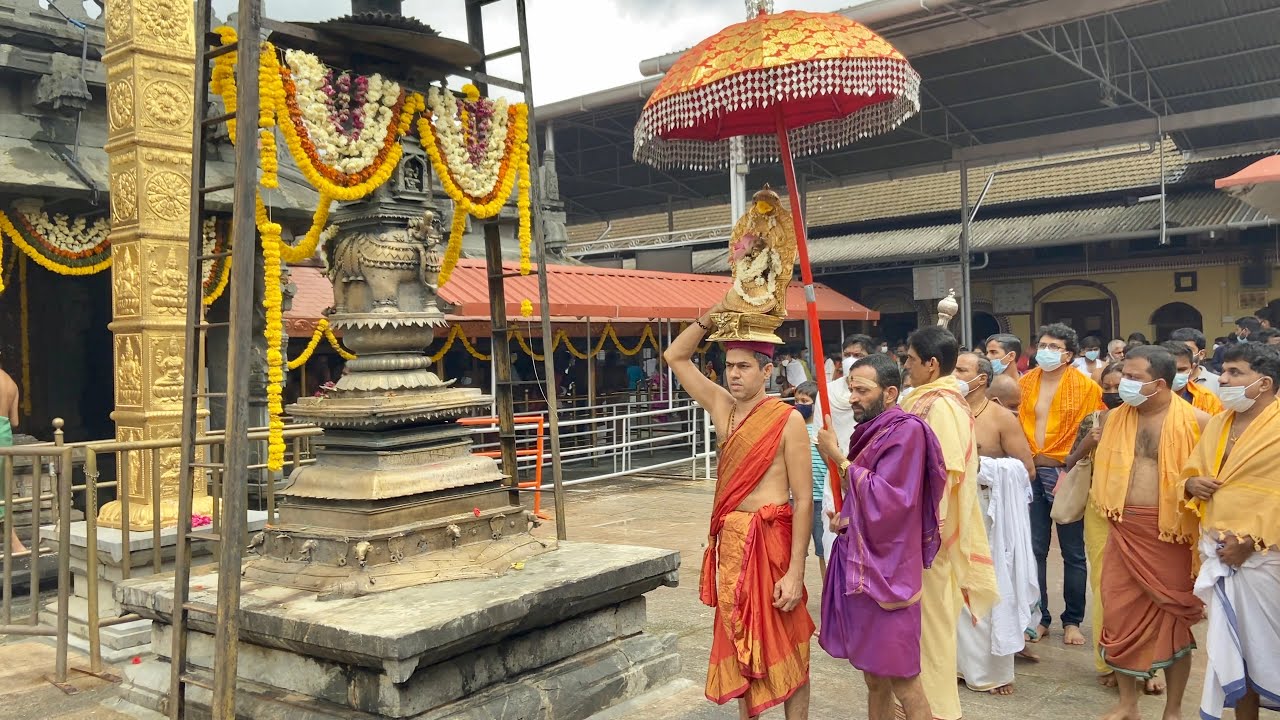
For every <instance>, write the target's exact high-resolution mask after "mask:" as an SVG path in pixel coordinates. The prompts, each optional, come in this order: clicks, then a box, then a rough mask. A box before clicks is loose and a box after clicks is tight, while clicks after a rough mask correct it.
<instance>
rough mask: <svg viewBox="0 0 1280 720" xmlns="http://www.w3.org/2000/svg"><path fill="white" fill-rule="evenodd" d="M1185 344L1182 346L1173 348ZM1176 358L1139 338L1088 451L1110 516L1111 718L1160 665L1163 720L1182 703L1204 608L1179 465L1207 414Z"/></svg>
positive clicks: (1099, 498)
mask: <svg viewBox="0 0 1280 720" xmlns="http://www.w3.org/2000/svg"><path fill="white" fill-rule="evenodd" d="M1178 347H1181V348H1182V349H1183V350H1186V347H1185V346H1182V345H1178ZM1175 371H1176V365H1175V364H1174V360H1173V355H1172V354H1171V353H1170V352H1169V351H1168V350H1166V349H1164V348H1162V347H1159V346H1153V345H1143V346H1141V347H1137V348H1134V349H1132V350H1130V351H1129V352H1128V354H1127V355H1126V356H1125V360H1124V369H1123V371H1122V372H1123V379H1122V380H1121V381H1120V398H1121V399H1122V400H1123V401H1124V405H1122V406H1120V407H1118V408H1116V409H1114V410H1112V411H1111V412H1109V413H1108V414H1107V420H1106V425H1105V426H1104V428H1103V430H1102V438H1101V440H1099V442H1098V448H1097V450H1096V451H1095V453H1094V465H1093V485H1092V487H1091V488H1090V494H1089V501H1090V502H1091V503H1092V504H1093V506H1094V507H1095V508H1097V510H1098V511H1099V512H1101V513H1102V514H1103V515H1105V516H1106V517H1107V518H1108V519H1109V520H1110V522H1111V531H1110V534H1109V535H1108V539H1107V545H1106V550H1104V554H1103V561H1102V595H1103V596H1104V597H1105V598H1106V599H1107V601H1106V602H1105V603H1104V604H1103V607H1102V613H1103V615H1102V643H1101V644H1102V654H1103V657H1104V658H1105V660H1106V662H1107V666H1108V667H1110V668H1111V669H1112V670H1113V671H1114V672H1115V673H1116V678H1117V681H1118V685H1119V688H1120V702H1119V704H1118V705H1116V707H1115V708H1114V709H1112V711H1111V713H1110V714H1109V715H1108V716H1107V717H1108V718H1116V719H1117V720H1118V719H1121V718H1124V719H1133V720H1136V718H1137V717H1138V697H1139V696H1140V692H1139V687H1138V682H1140V681H1141V682H1145V681H1147V680H1149V679H1151V678H1153V677H1155V674H1156V671H1157V670H1160V669H1163V670H1164V672H1165V680H1166V681H1167V685H1168V692H1169V695H1168V698H1167V699H1166V702H1165V717H1176V716H1177V714H1178V712H1179V709H1180V708H1181V707H1182V696H1183V694H1184V693H1185V692H1186V689H1187V678H1188V676H1189V675H1190V672H1191V651H1192V650H1193V649H1194V648H1195V638H1194V637H1193V636H1192V635H1191V626H1192V625H1194V624H1195V623H1196V622H1197V621H1198V620H1199V619H1200V617H1201V614H1202V605H1201V603H1200V601H1199V600H1198V599H1196V596H1195V595H1194V594H1193V593H1192V575H1191V557H1192V552H1193V547H1192V541H1193V539H1196V538H1198V535H1199V533H1198V531H1197V528H1196V519H1195V515H1194V514H1192V513H1191V512H1190V511H1188V510H1187V509H1186V507H1185V506H1184V503H1183V500H1182V484H1181V475H1182V467H1183V465H1184V464H1185V463H1186V461H1187V458H1188V457H1190V455H1191V451H1192V449H1193V448H1194V447H1195V444H1196V442H1197V441H1199V439H1200V430H1201V428H1202V427H1203V426H1204V424H1205V423H1206V422H1208V420H1209V416H1208V415H1206V414H1205V413H1203V412H1200V411H1199V410H1196V409H1195V408H1193V407H1191V405H1190V404H1188V403H1186V402H1184V401H1183V400H1182V399H1181V398H1178V397H1176V396H1175V395H1174V394H1173V391H1172V390H1171V388H1172V386H1173V382H1174V376H1175V375H1176V372H1175Z"/></svg>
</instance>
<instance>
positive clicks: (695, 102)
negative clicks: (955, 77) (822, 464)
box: [635, 2, 920, 505]
mask: <svg viewBox="0 0 1280 720" xmlns="http://www.w3.org/2000/svg"><path fill="white" fill-rule="evenodd" d="M766 4H767V3H763V2H762V3H757V7H759V12H758V13H757V15H756V16H755V17H753V18H750V19H748V20H747V21H746V22H741V23H738V24H736V25H731V26H729V27H727V28H725V29H724V30H721V31H720V32H718V33H716V34H715V35H712V36H711V37H709V38H707V39H706V40H703V41H702V42H700V43H698V44H697V45H695V46H694V47H693V48H691V49H690V50H688V51H686V52H685V53H684V54H683V55H682V56H681V57H680V59H679V60H677V61H676V63H675V64H674V65H672V67H671V69H670V70H668V71H667V74H666V76H665V77H663V79H662V81H661V82H660V83H659V84H658V87H657V88H655V89H654V91H653V94H652V95H651V96H650V97H649V100H648V102H646V103H645V106H644V110H643V111H642V112H641V113H640V119H639V121H637V122H636V128H635V159H636V160H637V161H641V162H646V163H649V164H650V165H655V166H657V167H663V168H670V167H684V168H689V169H695V170H713V169H723V168H727V167H728V166H729V165H730V163H731V162H747V163H752V164H766V163H773V162H781V163H782V169H783V172H784V173H785V175H786V182H787V194H788V196H789V198H790V201H791V217H792V218H793V221H794V223H795V234H796V242H797V246H798V248H797V249H798V255H799V259H800V276H801V278H802V279H803V280H804V286H805V299H806V301H807V302H806V305H807V309H808V317H809V328H810V332H811V335H812V344H813V363H814V369H815V371H817V369H818V368H821V367H823V366H824V365H825V359H824V358H823V352H822V332H821V329H820V327H819V324H818V307H817V302H816V299H815V296H814V291H813V268H812V267H811V266H810V265H809V247H808V241H807V238H806V235H805V222H804V218H803V217H802V213H801V207H800V198H799V191H798V188H797V186H796V174H795V167H794V165H793V162H792V158H793V157H797V156H804V155H812V154H814V153H819V152H822V151H824V150H829V149H832V148H836V147H842V146H844V145H849V144H852V143H854V142H856V141H858V140H860V139H862V138H865V137H870V136H873V135H879V134H882V133H887V132H890V131H891V130H893V129H894V128H896V127H898V125H900V124H902V122H903V121H904V120H906V119H907V118H909V117H911V116H912V115H914V114H915V113H917V112H919V111H920V75H919V74H918V73H917V72H916V71H915V69H914V68H912V67H911V64H910V63H909V62H907V59H906V58H905V57H903V56H902V53H899V52H898V51H897V50H896V49H894V47H893V46H892V45H890V44H889V43H888V42H886V41H885V40H884V39H883V38H881V37H880V36H879V35H877V34H876V33H874V32H872V31H871V30H870V29H869V28H867V27H866V26H864V25H862V24H861V23H858V22H855V21H854V20H851V19H849V18H847V17H844V16H843V15H838V14H835V13H812V12H804V11H800V10H788V11H786V12H781V13H777V14H769V13H768V12H766V11H765V9H764V6H765V5H766ZM734 143H741V145H740V151H739V152H740V155H738V157H740V158H741V159H736V158H734V155H735V153H733V152H732V151H731V145H732V144H734ZM818 392H819V394H820V395H821V399H822V407H823V408H824V409H825V410H826V411H827V412H829V411H830V408H831V403H830V399H829V398H828V397H827V384H826V383H825V382H819V383H818ZM824 414H825V413H824ZM824 421H825V418H824ZM831 485H832V494H833V495H834V497H835V500H836V503H837V505H839V504H840V503H841V497H840V494H841V493H840V481H839V479H838V478H836V477H835V473H832V483H831Z"/></svg>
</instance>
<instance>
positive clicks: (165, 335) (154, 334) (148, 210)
mask: <svg viewBox="0 0 1280 720" xmlns="http://www.w3.org/2000/svg"><path fill="white" fill-rule="evenodd" d="M105 13H106V18H105V19H106V50H105V53H104V54H103V63H104V64H105V65H106V69H107V121H108V122H107V144H106V151H107V156H108V164H109V172H110V181H111V253H112V259H113V267H112V279H111V284H112V317H113V320H112V322H111V324H110V326H109V327H110V328H111V331H112V333H113V334H114V338H115V339H114V343H115V373H116V382H115V411H114V412H112V413H111V418H112V419H113V420H115V422H116V438H117V439H119V440H126V441H128V440H144V439H145V440H152V439H161V438H175V437H177V436H178V435H179V434H180V432H181V427H182V423H181V420H182V394H183V372H182V371H183V345H184V342H185V334H184V333H185V325H186V302H187V243H188V242H190V239H189V237H188V236H189V233H190V225H191V217H190V216H191V137H192V113H193V110H194V108H193V102H194V101H193V92H194V88H195V37H194V34H195V12H194V6H193V4H192V3H191V2H190V0H107V3H106V9H105ZM129 455H130V460H129V462H128V464H127V477H128V482H127V487H120V488H118V490H117V491H118V492H120V493H125V492H127V493H128V495H129V524H130V526H131V528H133V529H139V530H142V529H149V528H150V527H151V524H152V522H153V520H152V518H153V517H154V516H155V514H156V513H159V515H160V517H161V519H162V522H163V523H164V524H165V525H174V524H176V522H177V497H178V478H179V475H180V472H181V467H180V465H181V460H180V453H179V450H178V448H177V447H174V448H172V449H164V450H159V451H157V452H154V453H153V452H151V451H142V452H132V453H129ZM125 471H126V468H117V476H118V477H122V478H123V477H124V476H125V475H126V472H125ZM125 484H126V483H122V485H125ZM156 484H159V495H160V498H161V501H160V506H161V507H159V508H156V507H154V506H153V498H154V495H153V493H154V491H155V485H156ZM195 494H196V497H195V504H194V508H195V512H201V513H208V512H209V511H210V510H211V509H212V500H211V498H209V497H208V493H207V491H206V490H205V488H204V487H203V484H200V483H197V487H196V490H195ZM98 518H99V522H100V524H102V525H104V526H108V527H120V524H121V521H122V518H121V505H120V502H119V501H118V500H117V501H114V502H111V503H107V504H106V505H104V506H103V507H102V510H101V512H100V513H99V515H98Z"/></svg>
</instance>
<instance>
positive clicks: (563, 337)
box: [431, 323, 659, 362]
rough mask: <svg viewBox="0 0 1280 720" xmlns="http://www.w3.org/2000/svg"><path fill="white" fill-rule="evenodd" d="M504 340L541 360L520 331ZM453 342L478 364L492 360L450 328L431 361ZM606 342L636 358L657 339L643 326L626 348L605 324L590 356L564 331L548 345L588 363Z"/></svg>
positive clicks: (459, 332) (651, 331)
mask: <svg viewBox="0 0 1280 720" xmlns="http://www.w3.org/2000/svg"><path fill="white" fill-rule="evenodd" d="M507 339H508V340H515V341H516V345H518V346H519V347H520V350H521V351H522V352H524V353H525V354H526V355H528V356H529V357H532V358H533V359H534V360H541V359H542V358H543V356H542V355H541V354H539V353H535V352H534V351H533V347H532V346H530V345H529V342H528V341H527V340H526V339H525V337H524V335H523V334H522V333H521V332H520V331H519V330H508V331H507ZM455 341H461V342H462V347H463V349H465V350H466V351H467V354H469V355H470V356H471V357H473V358H475V359H477V360H479V361H481V362H489V360H491V359H492V358H491V356H489V355H485V354H484V353H482V352H480V351H478V350H476V349H475V348H474V347H472V345H471V342H470V341H469V340H467V336H466V334H465V333H463V332H462V328H461V327H460V326H458V325H454V326H453V327H452V328H450V330H449V335H448V336H447V337H446V338H445V341H444V344H443V345H441V346H440V349H439V350H437V351H436V352H435V353H433V354H432V355H431V361H432V362H439V361H440V359H441V358H443V357H444V356H445V354H446V353H448V352H449V350H451V349H452V348H453V343H454V342H455ZM609 341H612V342H613V345H614V347H615V348H617V350H618V352H619V353H621V354H623V355H626V356H632V355H636V354H638V353H639V352H640V351H641V350H642V349H644V346H645V345H652V346H653V349H654V350H658V349H659V348H658V338H657V336H655V335H654V334H653V328H652V327H651V326H648V325H646V326H645V328H644V331H643V332H642V333H640V340H639V342H637V343H636V344H635V346H633V347H630V348H628V347H625V346H624V345H623V344H622V340H621V339H619V337H618V333H617V331H616V330H615V329H614V327H613V323H606V324H605V326H604V329H603V330H602V331H601V332H600V337H599V339H597V340H596V345H595V347H594V348H590V352H583V351H581V350H578V348H577V347H575V346H574V344H573V341H571V340H570V339H569V334H568V333H567V332H565V331H564V330H557V331H556V333H555V335H554V336H553V341H552V343H551V349H552V351H554V350H556V349H557V348H559V347H560V345H561V343H563V344H564V346H565V349H566V350H568V351H569V354H570V355H573V356H574V357H576V358H578V359H579V360H587V359H589V358H592V357H594V356H596V355H599V354H600V352H601V351H602V350H604V345H605V343H606V342H609Z"/></svg>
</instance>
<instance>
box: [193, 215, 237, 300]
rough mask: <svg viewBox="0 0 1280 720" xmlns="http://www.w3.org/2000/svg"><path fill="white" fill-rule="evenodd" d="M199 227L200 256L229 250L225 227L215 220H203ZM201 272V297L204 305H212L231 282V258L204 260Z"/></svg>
mask: <svg viewBox="0 0 1280 720" xmlns="http://www.w3.org/2000/svg"><path fill="white" fill-rule="evenodd" d="M200 227H201V250H200V252H201V254H202V255H216V254H218V253H224V252H227V251H228V250H229V249H230V248H231V238H230V233H228V232H226V231H225V226H220V225H219V223H218V220H217V218H212V217H208V218H205V219H204V221H203V222H202V223H201V224H200ZM220 230H221V231H220ZM202 270H203V272H202V275H203V276H204V280H203V282H202V283H201V297H202V299H203V302H204V304H205V305H212V304H213V303H214V301H216V300H217V299H218V298H220V297H222V293H223V292H225V291H226V289H227V284H228V283H229V282H230V281H231V256H230V255H227V256H226V257H222V258H215V259H213V260H205V261H204V267H203V268H202Z"/></svg>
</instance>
